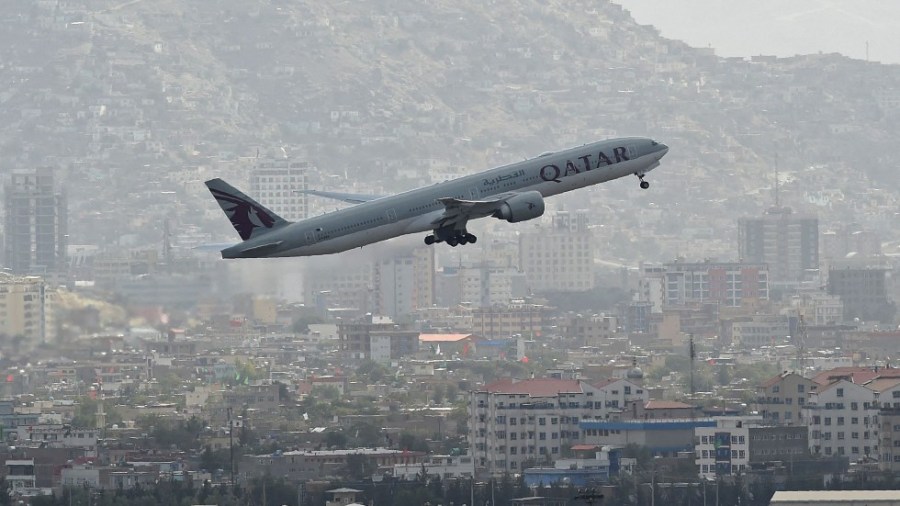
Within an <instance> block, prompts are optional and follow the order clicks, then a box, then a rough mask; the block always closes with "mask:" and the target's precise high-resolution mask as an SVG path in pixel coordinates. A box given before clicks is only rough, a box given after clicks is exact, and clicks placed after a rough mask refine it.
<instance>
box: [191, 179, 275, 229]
mask: <svg viewBox="0 0 900 506" xmlns="http://www.w3.org/2000/svg"><path fill="white" fill-rule="evenodd" d="M206 187H207V188H209V192H210V193H212V195H213V197H215V198H216V201H217V202H218V203H219V207H221V208H222V210H223V211H225V214H226V215H227V216H228V219H229V220H231V224H232V225H234V229H235V230H237V232H238V234H240V236H241V239H243V240H245V241H246V240H248V239H253V238H254V237H259V236H261V235H263V234H266V233H268V232H269V231H271V230H275V229H277V228H281V227H283V226H285V225H288V224H290V222H289V221H286V220H284V219H282V218H281V217H280V216H278V215H277V214H275V213H273V212H272V211H270V210H268V209H266V208H265V207H264V206H263V205H262V204H260V203H259V202H256V201H255V200H253V199H251V198H250V197H248V196H246V195H244V194H243V193H241V192H240V190H238V189H237V188H235V187H233V186H231V185H230V184H228V183H226V182H225V181H222V180H221V179H219V178H216V179H210V180H209V181H207V182H206Z"/></svg>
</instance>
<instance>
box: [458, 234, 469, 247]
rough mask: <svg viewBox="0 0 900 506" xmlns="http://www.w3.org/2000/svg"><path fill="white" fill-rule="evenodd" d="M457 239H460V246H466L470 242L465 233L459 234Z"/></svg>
mask: <svg viewBox="0 0 900 506" xmlns="http://www.w3.org/2000/svg"><path fill="white" fill-rule="evenodd" d="M456 240H457V241H459V245H460V246H465V245H466V244H469V240H468V239H467V238H466V236H464V235H461V236H459V237H458V238H457V239H456Z"/></svg>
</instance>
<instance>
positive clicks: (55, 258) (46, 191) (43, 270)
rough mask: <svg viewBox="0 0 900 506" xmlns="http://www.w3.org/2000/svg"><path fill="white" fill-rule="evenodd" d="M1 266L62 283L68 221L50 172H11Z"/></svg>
mask: <svg viewBox="0 0 900 506" xmlns="http://www.w3.org/2000/svg"><path fill="white" fill-rule="evenodd" d="M4 200H5V204H6V205H5V207H6V228H5V231H6V241H5V245H6V247H5V250H6V251H5V253H6V254H5V259H4V262H5V266H6V267H7V268H9V269H10V271H11V272H12V273H13V274H23V275H40V276H43V277H44V278H45V279H48V280H53V281H62V280H64V279H65V275H66V271H67V264H66V245H67V242H68V219H67V210H66V209H67V207H66V196H65V193H63V192H61V191H59V190H58V189H57V188H56V185H55V183H54V178H53V169H52V168H50V167H40V168H37V169H33V170H28V169H24V170H15V171H13V174H12V179H11V180H10V182H9V184H8V185H7V186H6V192H5V196H4Z"/></svg>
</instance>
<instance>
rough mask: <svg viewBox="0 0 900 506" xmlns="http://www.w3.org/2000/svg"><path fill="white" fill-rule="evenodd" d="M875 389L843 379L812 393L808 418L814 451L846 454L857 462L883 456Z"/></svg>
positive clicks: (825, 454)
mask: <svg viewBox="0 0 900 506" xmlns="http://www.w3.org/2000/svg"><path fill="white" fill-rule="evenodd" d="M877 397H878V396H877V394H876V393H875V391H873V390H871V389H869V388H867V387H865V386H863V385H858V384H856V383H853V382H851V381H849V380H847V379H841V380H838V381H835V382H833V383H830V384H828V385H824V386H819V387H818V389H817V391H816V392H813V393H811V394H810V395H809V399H808V400H807V402H806V409H805V415H804V418H805V419H806V420H807V421H808V422H809V446H810V451H811V452H812V453H813V454H819V455H824V456H826V457H830V456H833V455H839V456H846V457H848V458H849V459H850V462H856V461H858V460H860V459H862V458H864V457H866V456H869V457H873V458H877V457H878V456H879V452H878V444H879V434H878V408H879V406H878V398H877Z"/></svg>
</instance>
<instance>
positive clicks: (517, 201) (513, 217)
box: [494, 191, 544, 223]
mask: <svg viewBox="0 0 900 506" xmlns="http://www.w3.org/2000/svg"><path fill="white" fill-rule="evenodd" d="M542 214H544V197H543V196H542V195H541V192H539V191H530V192H524V193H520V194H518V195H513V196H512V197H510V198H508V199H506V201H505V202H503V204H502V205H501V206H500V209H498V210H497V212H495V213H494V217H495V218H500V219H501V220H506V221H508V222H510V223H516V222H519V221H525V220H533V219H534V218H537V217H539V216H541V215H542Z"/></svg>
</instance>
